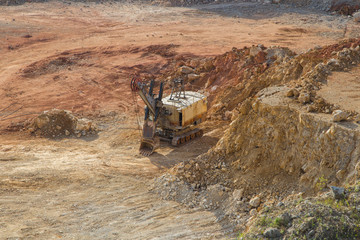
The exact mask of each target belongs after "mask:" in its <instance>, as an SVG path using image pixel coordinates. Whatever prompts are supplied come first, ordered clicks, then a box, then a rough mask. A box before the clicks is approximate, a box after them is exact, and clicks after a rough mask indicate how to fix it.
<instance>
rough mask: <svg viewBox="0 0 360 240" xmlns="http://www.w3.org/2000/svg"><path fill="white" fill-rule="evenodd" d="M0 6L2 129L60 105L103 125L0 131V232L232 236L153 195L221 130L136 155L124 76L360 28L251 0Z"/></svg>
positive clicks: (301, 46)
mask: <svg viewBox="0 0 360 240" xmlns="http://www.w3.org/2000/svg"><path fill="white" fill-rule="evenodd" d="M0 13H1V14H0V54H1V56H2V58H0V97H1V99H2V101H1V103H0V109H2V111H1V112H0V117H1V119H0V120H1V121H0V127H1V129H6V128H7V127H8V126H9V125H10V124H16V123H21V122H22V121H24V120H26V119H29V118H31V117H33V116H35V115H36V114H37V113H39V112H41V111H43V110H48V109H51V108H59V109H67V110H71V111H73V112H74V113H76V114H78V115H85V116H87V117H89V118H92V119H94V120H95V121H97V122H98V123H99V126H100V129H101V130H102V131H101V132H100V133H99V136H97V137H94V138H89V139H81V140H79V139H63V140H57V141H54V140H47V139H41V138H36V137H31V136H29V135H28V134H27V133H25V132H16V133H12V132H8V131H3V132H2V135H1V136H0V139H1V140H0V144H1V145H0V149H1V153H0V216H1V218H0V239H61V238H63V239H217V238H226V237H227V236H230V235H231V233H232V231H233V230H234V229H236V226H231V225H228V224H227V223H226V222H222V221H220V220H219V219H217V217H216V216H215V215H214V213H212V212H208V211H202V210H199V209H189V208H186V207H184V206H181V205H179V204H177V203H175V202H169V201H164V200H161V199H159V197H158V196H157V195H154V194H152V193H151V192H149V187H151V179H152V178H153V177H155V176H157V175H159V174H161V173H162V172H163V171H166V169H168V168H170V167H171V166H173V165H174V164H176V163H179V162H181V161H182V160H184V159H188V158H192V157H195V156H197V155H199V154H201V153H203V152H206V151H207V150H208V149H209V148H210V147H211V146H213V145H214V144H215V143H216V141H217V139H218V138H219V137H220V135H221V133H219V132H215V133H214V132H213V133H210V134H205V136H204V137H203V138H202V139H198V140H196V141H195V142H194V143H193V144H191V145H190V144H187V145H184V146H182V147H180V148H172V147H170V146H168V145H166V144H164V145H163V146H162V148H161V149H160V150H158V151H157V153H156V154H154V155H152V156H151V157H149V158H144V157H140V156H139V155H138V154H137V147H138V144H139V136H140V135H139V131H138V125H137V118H136V114H135V112H136V111H135V110H136V108H135V102H134V99H133V96H132V95H131V92H130V89H129V87H128V84H129V76H130V75H131V74H134V73H141V74H144V75H146V74H156V73H158V72H159V71H161V70H162V69H164V68H165V67H166V66H167V64H169V62H171V61H172V60H173V59H175V58H176V57H179V56H180V55H186V56H191V55H194V56H214V55H216V54H221V53H223V52H225V51H229V50H231V48H232V47H233V46H235V47H243V46H249V45H252V44H259V43H261V44H264V45H267V46H269V45H281V46H287V47H290V48H291V49H292V50H295V51H306V50H307V49H308V48H310V47H313V46H314V45H325V44H330V43H334V42H336V41H338V40H339V39H341V38H343V37H349V36H355V35H356V34H358V33H359V32H360V31H359V26H357V25H355V24H353V23H352V22H350V21H349V20H348V19H347V18H345V17H341V16H331V15H326V14H323V13H319V12H312V11H309V10H304V9H300V10H294V9H289V8H288V7H287V6H283V5H280V6H278V5H261V4H255V3H236V4H219V5H207V6H198V7H194V8H166V7H158V6H148V5H130V4H124V3H113V2H108V3H105V4H95V3H91V4H90V3H89V4H86V3H73V2H49V3H31V4H30V3H29V4H25V5H22V6H13V7H3V6H2V7H0ZM139 114H141V112H140V113H139ZM235 234H236V233H235Z"/></svg>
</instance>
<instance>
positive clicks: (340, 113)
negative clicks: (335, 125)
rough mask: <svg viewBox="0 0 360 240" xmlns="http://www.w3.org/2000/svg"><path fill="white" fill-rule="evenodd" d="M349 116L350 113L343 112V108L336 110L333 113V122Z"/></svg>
mask: <svg viewBox="0 0 360 240" xmlns="http://www.w3.org/2000/svg"><path fill="white" fill-rule="evenodd" d="M347 117H348V114H347V113H346V112H343V111H341V110H335V111H334V112H333V114H332V120H333V122H341V121H344V120H346V119H347Z"/></svg>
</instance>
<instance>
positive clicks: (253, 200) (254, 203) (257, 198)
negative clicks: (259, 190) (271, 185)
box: [249, 196, 260, 208]
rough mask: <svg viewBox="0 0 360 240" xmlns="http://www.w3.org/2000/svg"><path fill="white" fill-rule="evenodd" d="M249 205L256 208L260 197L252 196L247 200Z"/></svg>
mask: <svg viewBox="0 0 360 240" xmlns="http://www.w3.org/2000/svg"><path fill="white" fill-rule="evenodd" d="M249 204H250V206H252V207H254V208H257V207H258V206H259V205H260V198H259V197H258V196H256V197H253V198H252V199H250V201H249Z"/></svg>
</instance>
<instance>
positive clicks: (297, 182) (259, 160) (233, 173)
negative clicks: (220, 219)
mask: <svg viewBox="0 0 360 240" xmlns="http://www.w3.org/2000/svg"><path fill="white" fill-rule="evenodd" d="M288 90H289V89H288V88H286V87H272V88H268V89H265V90H263V91H260V92H259V94H258V98H257V99H256V100H255V99H254V100H251V101H250V100H248V101H245V102H244V103H243V104H242V106H241V107H240V108H239V113H238V116H237V117H236V119H235V120H234V121H233V122H232V123H231V124H230V127H229V128H228V129H227V130H226V132H225V133H224V136H223V137H222V138H221V139H220V140H219V141H218V143H217V145H216V146H215V147H214V148H212V149H211V150H210V151H209V152H208V153H206V154H204V155H202V156H200V157H199V159H198V160H197V164H198V166H199V167H198V170H196V169H194V170H193V167H192V165H190V168H189V169H188V170H187V173H189V174H188V175H186V176H185V175H182V174H179V175H181V176H182V177H183V180H184V181H186V182H197V183H199V184H204V185H211V184H216V183H218V182H224V183H227V182H230V181H231V182H233V183H232V184H231V186H232V187H233V188H236V189H243V195H244V196H254V195H258V194H259V193H261V192H262V191H265V192H266V191H269V189H271V191H275V192H278V193H282V192H283V193H286V192H287V193H290V192H291V191H293V190H294V189H298V190H301V191H305V192H306V191H312V190H311V189H315V188H316V186H317V185H319V184H318V183H319V181H321V179H325V180H326V181H324V180H323V181H324V183H321V182H320V183H321V184H325V186H326V185H327V184H332V185H339V184H342V183H343V182H344V181H350V182H351V181H353V180H355V178H356V175H357V174H359V173H358V172H357V171H360V170H358V169H357V168H356V165H357V163H358V162H359V160H360V131H359V130H357V129H355V130H354V129H353V128H352V127H351V126H350V127H346V125H343V124H342V125H339V124H337V123H334V122H332V121H331V119H330V116H329V115H326V116H327V117H326V118H320V117H319V114H313V113H308V112H307V111H306V110H305V109H303V107H302V105H300V104H299V103H296V104H295V103H294V102H296V101H294V100H293V99H292V98H288V97H286V94H285V93H286V92H287V91H288ZM203 163H206V164H204V165H203ZM211 166H220V167H217V168H215V169H214V168H211ZM223 166H231V169H230V170H226V169H224V168H223ZM187 176H189V177H187ZM249 182H251V186H249ZM325 186H324V187H325ZM253 202H255V200H254V199H252V200H251V201H250V204H249V205H250V206H252V207H256V206H258V201H256V202H257V204H255V203H253Z"/></svg>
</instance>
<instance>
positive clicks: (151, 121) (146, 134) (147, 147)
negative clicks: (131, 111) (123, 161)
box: [131, 78, 163, 156]
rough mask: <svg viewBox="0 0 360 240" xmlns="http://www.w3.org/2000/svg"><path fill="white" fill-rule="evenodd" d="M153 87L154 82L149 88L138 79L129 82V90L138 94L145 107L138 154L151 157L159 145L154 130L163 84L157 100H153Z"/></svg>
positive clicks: (159, 111)
mask: <svg viewBox="0 0 360 240" xmlns="http://www.w3.org/2000/svg"><path fill="white" fill-rule="evenodd" d="M154 85H155V81H154V80H152V81H151V82H150V85H149V87H147V84H146V83H143V82H142V81H141V80H140V79H139V78H133V79H132V80H131V90H132V91H133V92H136V93H137V94H139V96H140V97H141V99H142V100H143V101H144V103H145V105H146V108H145V119H144V125H143V130H142V137H141V143H140V149H139V152H140V154H142V155H144V156H149V155H151V154H152V153H153V152H154V150H155V149H156V148H157V147H158V146H159V144H160V140H159V138H158V137H157V136H156V128H157V121H158V118H159V116H160V114H161V111H162V101H161V99H162V94H163V83H161V84H160V90H159V94H158V97H157V98H155V95H154V93H153V89H154ZM150 115H151V116H152V117H151V118H150Z"/></svg>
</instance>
